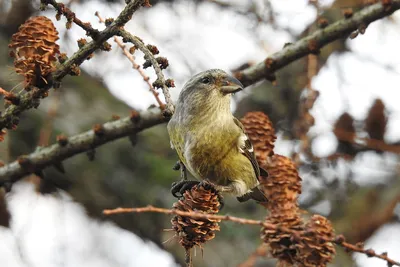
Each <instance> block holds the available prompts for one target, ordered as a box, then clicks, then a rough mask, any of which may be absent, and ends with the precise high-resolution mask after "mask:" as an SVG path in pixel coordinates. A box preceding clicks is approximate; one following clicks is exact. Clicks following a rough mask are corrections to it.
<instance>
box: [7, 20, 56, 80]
mask: <svg viewBox="0 0 400 267" xmlns="http://www.w3.org/2000/svg"><path fill="white" fill-rule="evenodd" d="M57 40H58V32H57V30H56V28H55V27H54V25H53V23H52V22H51V20H50V19H48V18H46V17H44V16H39V17H32V18H30V19H28V20H27V21H26V22H25V23H24V24H22V25H21V26H20V27H19V30H18V32H17V33H15V34H13V36H12V39H11V43H10V44H9V45H8V47H9V48H11V51H10V55H11V57H12V58H14V66H15V71H16V72H17V73H18V74H21V75H23V76H24V77H25V82H26V84H27V85H35V86H39V87H40V86H44V85H46V84H47V81H46V77H47V76H48V74H50V73H51V72H52V71H53V70H54V66H55V64H54V63H55V62H56V60H57V58H56V56H57V55H58V54H59V53H60V51H59V46H58V44H56V43H55V42H56V41H57Z"/></svg>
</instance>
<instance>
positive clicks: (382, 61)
mask: <svg viewBox="0 0 400 267" xmlns="http://www.w3.org/2000/svg"><path fill="white" fill-rule="evenodd" d="M60 2H63V3H65V4H67V5H69V7H70V8H71V9H72V11H74V12H76V14H77V17H78V18H80V19H81V20H82V21H88V22H91V23H92V25H93V26H94V27H95V28H98V29H103V28H104V25H102V24H101V23H99V21H98V18H97V17H96V16H95V15H94V13H95V12H96V11H98V12H99V13H100V15H101V16H102V17H104V18H109V17H116V16H117V15H118V14H119V12H120V11H121V10H122V9H123V7H124V5H125V3H124V1H121V0H69V1H67V0H64V1H60ZM150 2H151V4H152V5H153V7H152V8H142V9H141V10H139V11H138V12H136V13H135V14H134V17H133V19H132V21H131V22H129V23H128V24H127V26H126V29H127V30H128V31H130V32H131V33H132V34H134V35H137V36H139V37H140V38H142V39H143V40H144V42H145V43H150V44H153V45H156V46H157V47H158V49H159V50H160V53H161V56H165V57H167V58H168V60H169V63H170V67H169V68H168V69H167V70H166V71H164V73H165V74H166V76H167V77H172V78H174V79H175V84H176V88H173V89H171V93H172V95H173V97H174V99H176V98H177V96H178V94H179V91H180V88H182V86H183V84H184V83H185V81H186V80H187V79H188V78H190V77H191V76H192V75H194V74H196V73H198V72H200V71H203V70H206V69H209V68H221V69H224V70H227V71H232V72H234V71H235V70H238V69H242V68H244V67H246V66H250V65H252V64H255V63H257V62H260V61H262V60H263V59H265V58H266V57H267V56H268V55H270V54H272V53H274V52H277V51H279V50H281V49H282V47H283V46H284V45H285V43H288V42H295V41H296V40H298V39H301V38H302V37H304V36H306V35H308V34H309V33H311V32H313V31H315V30H317V29H318V27H319V26H321V24H323V23H326V22H328V23H332V22H335V21H337V20H340V19H342V18H343V13H344V12H346V10H348V8H352V9H353V10H354V11H357V10H359V9H361V8H362V7H363V6H364V5H365V2H367V1H363V0H336V1H332V0H325V1H323V0H319V1H311V0H310V1H303V0H248V1H243V0H236V1H227V0H226V1H223V0H151V1H150ZM38 10H39V1H28V0H0V86H1V87H3V88H5V89H11V88H14V89H13V90H14V91H16V92H18V91H20V90H21V89H22V86H21V81H22V79H21V77H18V76H17V75H16V74H15V73H14V72H13V63H12V60H11V58H10V57H9V56H8V47H7V45H8V43H9V41H10V38H11V35H12V34H13V33H14V32H16V31H17V29H18V26H19V25H20V24H21V23H23V22H24V21H25V20H26V19H27V18H29V17H30V16H35V15H38V14H39V12H38ZM40 14H41V15H46V16H48V17H49V18H51V19H52V20H53V22H54V23H55V25H56V27H57V29H58V31H59V36H60V40H59V42H58V43H59V44H60V47H61V49H60V50H61V51H62V52H65V53H67V55H68V56H70V55H72V54H73V53H74V51H76V50H77V49H78V45H77V42H76V41H77V40H78V39H80V38H85V33H84V32H83V30H81V29H80V28H79V27H77V26H76V25H73V26H72V28H71V29H70V30H66V28H65V22H66V21H65V18H62V19H61V21H56V20H55V12H54V10H51V9H48V10H47V11H45V12H40ZM321 17H323V18H325V19H326V20H327V21H323V20H321ZM353 37H354V36H353ZM110 43H111V44H112V46H113V49H112V51H110V52H98V53H95V56H94V58H92V59H91V60H90V61H86V62H84V63H83V64H82V66H81V68H82V74H81V76H79V77H66V78H65V79H64V80H63V83H62V87H61V89H59V90H57V91H54V90H52V91H51V93H50V96H49V97H48V98H47V99H45V100H44V101H42V103H41V105H40V107H39V109H38V110H30V111H28V112H25V113H23V115H22V116H21V120H20V124H19V126H18V128H17V130H15V131H11V132H9V133H8V134H7V135H6V138H5V140H4V141H3V142H1V143H0V159H1V160H2V161H3V162H5V163H7V162H11V161H13V160H15V159H16V157H17V156H19V155H21V154H28V153H31V152H32V151H34V150H35V148H36V147H37V146H38V145H39V146H45V145H48V144H52V143H54V142H55V137H56V136H57V135H58V134H60V133H64V134H66V135H74V134H78V133H80V132H83V131H86V130H88V129H90V128H92V126H93V125H94V124H95V123H103V122H105V121H109V120H111V118H112V116H113V115H118V116H121V117H122V116H127V115H128V114H129V111H130V110H131V109H132V108H135V109H139V110H143V109H147V108H148V107H149V106H151V105H154V104H156V102H155V99H154V97H153V95H152V94H151V93H150V91H149V89H148V86H147V84H146V83H145V82H144V81H143V79H142V77H141V76H140V75H139V73H138V72H137V71H136V70H133V69H132V67H131V63H130V62H129V61H128V60H127V58H125V57H124V56H123V55H122V53H121V50H120V49H119V48H118V47H117V46H116V44H115V43H114V42H113V41H111V40H110ZM399 43H400V12H397V13H394V14H393V15H392V16H390V17H387V18H384V19H382V20H380V21H377V22H374V23H372V24H371V25H369V26H368V28H367V29H366V32H365V34H358V36H356V38H354V39H349V38H346V39H342V40H338V41H335V42H333V43H331V44H329V45H327V46H326V47H324V48H323V49H322V50H321V53H320V54H319V55H318V56H314V55H310V56H307V57H304V58H302V59H300V60H297V61H296V62H294V63H292V64H290V65H289V66H287V67H285V68H283V69H281V70H279V71H278V72H277V80H276V82H274V83H271V82H267V81H264V82H260V83H258V84H256V85H254V86H251V87H248V88H247V89H246V90H245V91H244V92H241V93H239V94H236V95H235V101H234V103H233V105H232V109H233V110H234V112H235V114H236V115H237V117H239V118H240V117H242V116H243V115H244V114H245V113H246V112H248V111H263V112H265V113H266V114H268V116H269V117H270V118H271V120H272V121H273V123H274V126H275V128H276V132H277V135H278V140H277V143H276V149H275V152H276V153H279V154H283V155H285V156H289V157H292V158H293V159H294V160H295V161H296V163H297V164H298V167H299V170H300V175H301V177H302V179H303V193H302V195H301V198H300V205H301V207H302V209H304V210H308V211H310V212H312V213H319V214H322V215H324V216H327V217H328V218H329V219H330V220H331V221H332V222H333V224H334V227H335V229H336V233H337V234H344V235H345V236H346V237H347V240H348V241H349V242H352V243H356V242H360V241H362V242H365V243H366V246H368V247H372V248H374V249H375V250H376V251H377V252H379V253H381V252H385V251H386V252H388V253H389V256H390V257H392V258H394V259H397V260H400V222H399V216H400V206H399V205H398V204H397V203H398V202H399V201H400V178H399V177H400V168H399V167H400V166H399V156H398V155H399V153H400V105H399V104H398V101H399V99H400V91H399V84H400V75H399V74H400V54H399V53H398V47H399ZM135 57H136V61H137V63H139V64H142V63H143V62H144V59H143V55H142V54H140V52H136V53H135ZM146 74H147V75H149V76H150V78H151V80H152V81H154V79H155V78H154V77H155V75H154V73H153V70H152V69H151V68H149V69H147V70H146ZM135 143H136V144H134V145H132V143H131V142H130V140H128V138H125V139H121V140H118V141H115V142H113V143H109V144H106V145H104V146H102V147H100V148H99V149H96V151H95V160H94V161H90V160H89V159H88V157H87V156H86V155H85V154H82V155H78V156H75V157H73V158H70V159H68V160H66V161H65V162H64V167H65V170H66V173H65V174H62V173H60V172H58V171H57V170H56V169H55V168H47V169H45V171H44V173H45V177H46V180H48V182H49V184H50V185H55V186H56V187H58V188H62V189H63V190H54V188H52V186H50V187H43V186H39V185H38V178H37V177H34V176H30V177H27V178H26V179H24V180H22V181H20V182H19V183H17V184H16V185H15V186H13V189H12V191H11V192H10V193H8V194H7V195H6V196H5V197H4V195H5V193H4V192H3V191H0V195H1V200H0V210H1V211H0V240H1V242H0V265H1V266H7V267H8V266H11V267H19V266H30V267H31V266H41V267H47V266H49V267H50V266H57V267H58V266H66V267H69V266H87V267H90V266H104V267H106V266H124V267H132V266H159V267H162V266H179V265H181V264H182V263H183V258H184V251H183V249H182V248H181V247H179V244H177V240H176V238H174V237H173V233H172V232H169V231H165V230H166V229H170V228H171V226H170V217H168V216H164V215H159V214H143V213H142V214H120V215H115V216H109V217H107V218H106V217H104V216H103V215H101V212H102V210H103V209H106V208H114V207H119V206H122V207H139V206H145V205H148V204H151V205H154V206H160V207H165V208H169V207H171V205H172V203H173V202H174V198H173V197H172V195H171V194H170V191H169V190H170V185H171V183H172V182H173V181H176V180H178V179H179V172H176V171H173V170H172V167H173V166H174V163H175V162H176V160H177V156H176V154H175V152H174V151H172V150H171V149H170V145H169V139H168V135H167V132H166V127H165V125H159V126H157V127H153V128H151V129H148V130H145V131H143V132H141V133H140V134H139V135H138V136H137V139H136V142H135ZM1 190H2V189H1ZM222 213H224V214H230V215H235V216H239V217H246V218H252V219H262V218H263V217H264V216H265V215H266V211H265V210H264V209H263V208H262V207H260V206H258V205H256V204H255V203H243V204H242V203H238V202H237V201H236V199H234V198H228V197H227V198H226V206H225V208H224V210H223V211H222ZM260 243H261V240H260V238H259V229H258V228H257V227H252V226H242V225H237V224H233V223H230V222H222V223H221V231H220V232H219V233H217V237H216V238H215V239H214V240H212V241H211V242H209V243H207V244H206V246H205V247H204V249H203V250H202V251H201V249H197V252H196V256H195V258H194V262H195V266H215V267H220V266H221V267H222V266H237V265H238V264H240V263H241V262H243V261H244V260H245V259H246V258H247V257H248V256H249V255H250V254H251V253H252V252H254V251H255V249H256V248H257V247H258V246H259V244H260ZM256 266H265V267H267V266H275V261H274V260H267V259H261V258H260V259H259V260H258V261H257V263H256ZM332 266H387V265H386V262H384V261H381V260H379V259H371V258H367V257H366V256H363V255H349V254H347V253H345V252H344V251H343V250H341V249H340V248H338V255H337V256H336V258H335V261H334V263H333V264H332Z"/></svg>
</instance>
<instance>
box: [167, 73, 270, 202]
mask: <svg viewBox="0 0 400 267" xmlns="http://www.w3.org/2000/svg"><path fill="white" fill-rule="evenodd" d="M242 89H243V85H242V84H241V83H240V81H239V80H237V79H236V78H234V77H232V76H230V75H228V74H227V73H226V72H225V71H223V70H219V69H212V70H207V71H205V72H201V73H199V74H197V75H195V76H194V77H192V78H191V79H190V80H189V81H188V82H187V83H186V84H185V86H184V87H183V89H182V91H181V93H180V95H179V99H178V101H177V103H176V107H175V113H174V114H173V116H172V118H171V120H170V121H169V123H168V133H169V136H170V140H171V146H172V147H173V148H174V149H175V150H176V152H177V154H178V156H179V158H180V161H181V163H182V168H185V167H186V168H187V169H188V170H189V171H190V173H191V174H192V175H193V176H194V177H195V178H197V179H198V180H200V181H202V182H203V183H204V182H206V183H207V182H208V183H211V184H212V185H214V186H215V188H216V189H217V190H218V191H220V192H226V193H230V194H233V195H235V196H237V197H238V200H239V201H246V200H249V199H251V198H252V199H255V200H257V201H260V202H265V201H266V198H265V196H264V194H263V193H262V192H261V191H260V190H259V188H258V184H259V182H258V177H259V176H260V173H261V175H262V176H267V175H268V174H267V172H266V171H265V170H263V169H261V168H260V167H259V166H258V163H257V160H256V157H255V154H254V149H253V146H252V144H251V142H250V140H249V138H248V137H247V135H246V133H245V132H244V128H243V126H242V124H241V123H240V121H239V120H238V119H236V118H235V117H234V116H233V115H232V113H231V110H230V103H231V96H232V94H234V93H236V92H238V91H241V90H242ZM198 183H199V182H198V181H188V180H187V179H186V176H185V175H184V177H183V179H182V181H180V182H178V183H174V184H173V187H172V189H171V191H172V194H173V195H174V196H176V197H178V196H177V193H178V192H180V194H183V192H184V191H185V190H187V189H189V188H191V187H192V186H194V185H195V184H198Z"/></svg>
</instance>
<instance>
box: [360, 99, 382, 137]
mask: <svg viewBox="0 0 400 267" xmlns="http://www.w3.org/2000/svg"><path fill="white" fill-rule="evenodd" d="M386 124H387V117H386V115H385V104H383V102H382V100H380V99H376V100H375V102H374V104H373V105H372V107H371V108H370V110H369V112H368V116H367V119H366V121H365V130H366V131H367V133H368V135H369V137H370V138H372V139H377V140H383V137H384V135H385V132H386Z"/></svg>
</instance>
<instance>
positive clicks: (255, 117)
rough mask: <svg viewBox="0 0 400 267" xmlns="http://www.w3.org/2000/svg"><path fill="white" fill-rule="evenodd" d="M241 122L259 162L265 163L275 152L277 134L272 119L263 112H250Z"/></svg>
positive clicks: (260, 163)
mask: <svg viewBox="0 0 400 267" xmlns="http://www.w3.org/2000/svg"><path fill="white" fill-rule="evenodd" d="M241 122H242V124H243V126H244V128H245V131H246V134H247V135H248V136H249V138H250V141H251V143H252V144H253V147H254V152H255V154H256V158H257V161H258V164H259V165H265V163H266V162H267V159H268V158H269V157H271V156H272V155H273V154H274V142H275V139H276V136H275V130H274V127H273V126H272V122H271V120H270V119H269V118H268V116H267V115H265V114H264V113H263V112H248V113H246V115H245V116H244V117H243V118H242V119H241Z"/></svg>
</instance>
